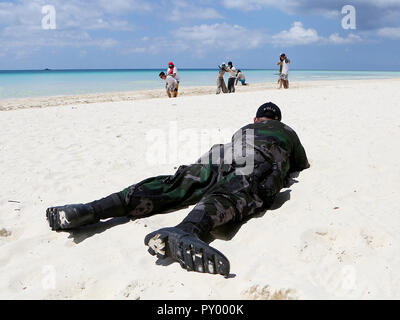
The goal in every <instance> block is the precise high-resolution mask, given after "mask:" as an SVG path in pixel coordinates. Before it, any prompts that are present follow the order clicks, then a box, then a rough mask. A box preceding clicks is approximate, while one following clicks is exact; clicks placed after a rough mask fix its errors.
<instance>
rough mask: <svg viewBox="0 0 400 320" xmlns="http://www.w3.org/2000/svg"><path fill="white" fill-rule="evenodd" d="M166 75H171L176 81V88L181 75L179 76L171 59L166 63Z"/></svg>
mask: <svg viewBox="0 0 400 320" xmlns="http://www.w3.org/2000/svg"><path fill="white" fill-rule="evenodd" d="M167 76H172V77H173V78H174V79H175V80H176V82H177V83H178V88H179V82H180V81H181V77H180V76H179V73H178V68H177V67H175V65H174V63H173V62H172V61H171V62H169V63H168V69H167Z"/></svg>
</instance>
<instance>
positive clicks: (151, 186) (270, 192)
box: [119, 162, 281, 228]
mask: <svg viewBox="0 0 400 320" xmlns="http://www.w3.org/2000/svg"><path fill="white" fill-rule="evenodd" d="M280 189H281V183H280V173H279V172H277V171H275V170H274V169H273V166H272V165H271V164H269V163H267V162H264V163H260V164H258V165H256V168H255V170H254V172H253V173H252V174H250V175H238V174H236V172H235V170H234V167H233V166H231V165H213V164H200V163H197V164H193V165H190V166H181V167H179V169H178V170H177V172H176V173H175V175H172V176H158V177H154V178H149V179H146V180H144V181H142V182H140V183H138V184H135V185H132V186H131V187H129V188H126V189H125V190H123V191H121V192H120V193H119V197H120V198H121V199H122V200H123V204H124V206H125V208H126V212H127V213H128V214H129V215H130V216H132V217H134V218H140V217H148V216H151V215H154V214H159V213H165V212H169V211H172V210H177V209H181V208H184V207H187V206H191V205H195V207H194V208H193V210H192V211H191V212H190V213H189V216H192V217H196V216H199V217H200V216H207V217H208V218H209V219H211V220H212V228H215V227H219V226H221V225H224V224H226V223H228V222H240V221H242V220H244V219H246V218H247V217H249V216H251V215H254V214H256V213H259V212H260V211H262V210H265V208H267V207H268V206H269V205H271V204H272V202H273V200H274V197H275V195H276V194H277V193H278V192H279V190H280ZM189 216H188V217H189Z"/></svg>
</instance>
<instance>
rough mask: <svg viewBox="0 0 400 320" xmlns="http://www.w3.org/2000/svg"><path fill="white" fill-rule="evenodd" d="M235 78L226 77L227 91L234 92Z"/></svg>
mask: <svg viewBox="0 0 400 320" xmlns="http://www.w3.org/2000/svg"><path fill="white" fill-rule="evenodd" d="M235 81H236V79H235V78H229V79H228V91H229V93H233V92H235Z"/></svg>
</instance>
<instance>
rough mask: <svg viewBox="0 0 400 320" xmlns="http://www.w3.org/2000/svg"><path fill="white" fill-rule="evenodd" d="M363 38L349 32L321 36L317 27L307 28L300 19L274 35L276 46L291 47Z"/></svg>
mask: <svg viewBox="0 0 400 320" xmlns="http://www.w3.org/2000/svg"><path fill="white" fill-rule="evenodd" d="M361 41H363V39H362V38H361V37H360V36H359V35H356V34H349V35H348V36H347V37H341V36H340V35H339V34H338V33H334V34H331V35H330V36H329V37H323V36H320V35H319V34H318V32H317V30H315V29H312V28H310V29H306V28H304V26H303V24H302V23H301V22H299V21H297V22H294V23H293V25H292V27H291V28H290V29H289V30H284V31H281V32H279V33H278V34H275V35H273V36H272V42H273V44H274V45H275V46H281V47H290V46H302V45H309V44H319V45H329V44H331V45H342V44H351V43H356V42H361Z"/></svg>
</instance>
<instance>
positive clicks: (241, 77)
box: [235, 70, 247, 86]
mask: <svg viewBox="0 0 400 320" xmlns="http://www.w3.org/2000/svg"><path fill="white" fill-rule="evenodd" d="M238 81H240V82H241V83H242V86H247V83H246V77H245V76H244V74H243V72H242V71H241V70H238V72H237V74H236V82H235V85H237V84H238Z"/></svg>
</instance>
